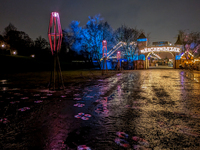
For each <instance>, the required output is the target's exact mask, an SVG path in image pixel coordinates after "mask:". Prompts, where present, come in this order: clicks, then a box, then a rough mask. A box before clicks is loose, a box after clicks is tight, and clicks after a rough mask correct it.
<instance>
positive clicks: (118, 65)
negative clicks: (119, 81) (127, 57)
mask: <svg viewBox="0 0 200 150" xmlns="http://www.w3.org/2000/svg"><path fill="white" fill-rule="evenodd" d="M120 59H121V53H120V51H118V52H117V60H118V62H117V70H119V71H120V70H121V66H120Z"/></svg>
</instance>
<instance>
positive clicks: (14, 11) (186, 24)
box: [0, 0, 200, 43]
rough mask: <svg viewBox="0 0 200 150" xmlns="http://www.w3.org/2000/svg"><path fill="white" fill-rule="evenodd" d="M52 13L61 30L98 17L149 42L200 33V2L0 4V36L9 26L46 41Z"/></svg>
mask: <svg viewBox="0 0 200 150" xmlns="http://www.w3.org/2000/svg"><path fill="white" fill-rule="evenodd" d="M52 11H58V12H59V13H60V18H61V25H62V28H63V29H64V28H67V27H68V26H69V24H70V22H71V21H72V20H77V21H80V25H85V24H86V22H87V20H88V16H94V15H96V14H101V16H102V17H103V18H104V20H105V21H107V22H108V23H109V24H110V25H111V26H112V27H113V28H114V29H117V28H118V27H120V26H121V25H123V24H125V25H127V26H129V27H133V28H135V27H136V28H137V29H143V30H144V31H145V33H151V34H150V41H151V42H153V41H170V42H172V43H174V42H175V41H176V37H177V34H178V30H180V29H181V30H186V31H187V32H190V31H200V0H0V34H2V33H3V30H4V28H5V27H6V26H7V25H8V24H9V23H12V24H14V26H15V27H17V29H18V30H19V31H24V32H26V33H27V34H28V35H29V36H30V37H31V38H32V39H33V40H35V39H36V38H37V37H39V36H40V35H41V36H42V37H44V38H46V39H47V31H48V25H49V18H50V13H51V12H52Z"/></svg>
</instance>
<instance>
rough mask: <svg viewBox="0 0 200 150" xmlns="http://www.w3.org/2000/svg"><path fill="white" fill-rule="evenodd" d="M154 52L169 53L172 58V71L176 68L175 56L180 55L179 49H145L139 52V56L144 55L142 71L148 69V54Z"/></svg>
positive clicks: (163, 47) (162, 47)
mask: <svg viewBox="0 0 200 150" xmlns="http://www.w3.org/2000/svg"><path fill="white" fill-rule="evenodd" d="M156 52H169V53H171V54H172V56H173V64H174V65H173V67H174V69H175V68H176V67H175V66H176V60H175V57H176V54H177V53H178V54H179V53H180V48H179V47H174V46H167V47H166V46H160V47H155V46H153V47H146V48H144V49H142V50H140V54H144V55H145V64H144V66H145V67H144V69H148V68H149V60H148V57H149V55H150V54H153V53H156Z"/></svg>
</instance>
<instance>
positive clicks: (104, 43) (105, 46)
mask: <svg viewBox="0 0 200 150" xmlns="http://www.w3.org/2000/svg"><path fill="white" fill-rule="evenodd" d="M102 45H103V47H102V53H103V56H102V57H107V41H106V40H103V41H102ZM105 50H106V52H105Z"/></svg>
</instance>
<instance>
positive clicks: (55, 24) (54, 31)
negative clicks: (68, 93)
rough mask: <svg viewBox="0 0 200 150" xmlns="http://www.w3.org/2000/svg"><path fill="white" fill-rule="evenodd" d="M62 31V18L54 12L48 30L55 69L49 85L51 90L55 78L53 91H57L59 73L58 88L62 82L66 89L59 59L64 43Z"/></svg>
mask: <svg viewBox="0 0 200 150" xmlns="http://www.w3.org/2000/svg"><path fill="white" fill-rule="evenodd" d="M62 36H63V35H62V29H61V24H60V17H59V13H58V12H52V13H51V17H50V22H49V30H48V38H49V43H50V47H51V53H52V56H53V59H54V67H53V69H52V70H53V74H52V71H51V77H50V83H49V90H50V89H51V82H52V78H53V90H55V84H56V79H55V74H56V71H57V77H58V78H57V80H58V88H60V86H59V84H60V83H59V80H61V86H62V88H63V89H64V83H63V78H62V72H61V67H60V61H59V57H58V52H59V50H60V48H61V42H62Z"/></svg>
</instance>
